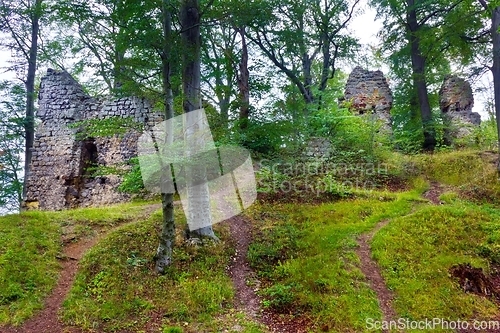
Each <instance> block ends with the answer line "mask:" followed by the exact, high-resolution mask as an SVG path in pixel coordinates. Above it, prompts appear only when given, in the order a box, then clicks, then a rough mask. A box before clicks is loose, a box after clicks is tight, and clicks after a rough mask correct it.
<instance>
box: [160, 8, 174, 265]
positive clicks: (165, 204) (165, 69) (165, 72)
mask: <svg viewBox="0 0 500 333" xmlns="http://www.w3.org/2000/svg"><path fill="white" fill-rule="evenodd" d="M169 2H170V0H163V2H162V19H163V35H164V37H163V52H162V56H161V60H162V81H163V82H162V84H163V98H164V103H165V106H164V112H165V120H167V119H170V118H173V117H174V108H173V104H174V103H173V95H172V84H171V82H170V74H171V70H170V57H171V47H170V45H171V38H172V14H171V12H170V8H169ZM166 133H167V132H166ZM170 138H171V136H170ZM162 171H163V172H168V171H169V170H162ZM161 188H163V186H161ZM161 207H162V213H163V215H162V217H163V218H162V229H161V234H160V237H159V238H160V242H159V245H158V249H157V250H156V255H155V270H156V272H158V273H160V274H163V273H165V269H166V268H167V267H168V266H169V265H170V264H171V263H172V248H173V246H174V242H175V220H174V193H161Z"/></svg>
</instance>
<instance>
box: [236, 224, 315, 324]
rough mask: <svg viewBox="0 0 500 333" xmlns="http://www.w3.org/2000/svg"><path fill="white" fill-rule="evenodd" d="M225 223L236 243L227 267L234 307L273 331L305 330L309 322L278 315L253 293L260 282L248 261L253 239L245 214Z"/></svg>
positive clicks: (304, 319) (303, 319) (299, 318)
mask: <svg viewBox="0 0 500 333" xmlns="http://www.w3.org/2000/svg"><path fill="white" fill-rule="evenodd" d="M227 223H229V228H230V233H231V238H232V239H233V242H234V244H235V246H236V251H235V255H234V257H233V258H232V260H231V266H230V267H229V276H230V277H231V279H232V281H233V284H234V288H235V291H236V292H235V306H236V309H237V310H239V311H241V312H243V313H245V314H246V315H247V316H248V317H249V319H251V320H254V321H258V322H260V323H262V324H264V325H266V326H267V328H268V329H269V331H270V332H273V333H290V332H294V333H305V332H307V331H308V330H307V328H308V327H309V325H310V323H309V321H308V320H307V319H306V318H302V317H294V316H288V315H280V314H277V313H274V312H272V311H270V310H269V309H262V308H261V306H260V298H259V296H258V295H257V294H256V289H257V288H258V285H259V282H258V280H257V279H256V277H255V273H254V272H253V271H252V269H251V268H250V266H249V264H248V261H247V253H248V247H249V245H250V243H251V241H252V227H251V224H250V223H251V222H250V221H249V220H248V219H246V218H245V217H242V216H236V217H233V218H232V219H230V220H229V221H228V222H227ZM248 282H251V283H250V284H249V283H248Z"/></svg>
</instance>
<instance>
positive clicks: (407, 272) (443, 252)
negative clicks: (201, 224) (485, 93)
mask: <svg viewBox="0 0 500 333" xmlns="http://www.w3.org/2000/svg"><path fill="white" fill-rule="evenodd" d="M388 163H389V164H390V165H389V167H388V169H389V174H388V175H384V177H381V178H380V181H381V184H384V183H385V182H386V183H387V184H392V183H391V177H395V179H397V180H398V181H400V180H404V182H405V183H404V184H403V185H404V186H402V187H397V188H394V189H396V190H398V191H402V190H403V189H408V188H410V189H411V190H409V191H407V192H394V193H393V192H390V191H388V190H385V191H367V190H365V189H356V188H353V189H351V188H348V189H344V188H337V189H335V190H339V189H340V190H341V191H344V190H345V193H344V192H342V193H337V194H348V195H338V196H337V197H338V198H341V199H342V200H341V201H338V202H331V203H323V204H313V203H307V204H306V203H300V201H299V203H293V204H292V203H281V201H278V202H274V203H273V204H268V203H260V204H256V205H254V206H253V207H252V208H251V209H250V210H248V211H247V215H248V216H250V217H251V219H252V221H253V230H254V242H253V243H252V244H251V246H250V248H249V252H248V259H249V261H250V263H251V265H252V267H253V268H254V269H255V271H256V274H257V275H258V277H259V279H260V280H261V284H260V290H259V294H260V295H261V296H262V299H263V303H262V305H263V306H264V307H268V308H272V309H274V310H275V311H277V312H281V313H283V314H286V315H297V316H305V317H307V318H308V319H309V321H310V322H311V323H312V327H311V332H323V331H326V332H365V331H367V326H366V323H367V319H368V318H372V319H375V320H380V318H381V316H382V314H381V311H380V309H379V306H378V304H377V298H376V295H375V293H374V292H373V291H372V290H371V289H370V288H369V286H368V283H367V281H366V278H365V276H364V275H363V274H362V272H361V270H360V268H359V267H360V261H359V258H358V257H357V255H356V249H357V243H356V238H357V237H358V236H359V235H360V234H362V233H365V232H368V231H370V230H372V229H373V228H374V227H375V225H376V224H377V223H378V222H380V221H383V220H390V223H389V224H388V225H387V226H386V227H385V228H383V229H382V230H380V231H379V232H378V233H377V234H376V235H375V237H374V239H373V243H372V248H373V257H374V259H375V260H377V262H378V263H379V265H380V266H381V269H382V273H383V276H384V278H385V279H386V283H387V285H388V287H389V288H390V289H391V290H393V291H394V293H395V296H396V299H395V302H394V304H393V306H394V307H395V309H396V311H397V313H398V316H400V317H403V318H408V319H415V320H419V319H425V318H433V317H439V318H446V319H450V320H456V319H461V320H470V319H486V318H492V317H494V316H497V315H498V313H499V311H498V305H495V304H493V303H492V302H491V301H489V300H488V299H485V298H482V297H479V296H476V295H472V294H466V293H464V292H463V291H462V290H461V288H460V287H459V286H458V284H457V283H456V282H455V281H454V280H453V279H452V278H451V277H450V275H449V268H450V267H451V266H453V265H455V264H459V263H471V264H472V265H473V266H476V267H482V268H484V269H485V271H488V270H489V269H490V267H491V264H492V263H496V264H500V245H499V244H500V222H499V221H500V209H498V208H497V207H496V206H494V204H495V203H497V202H500V184H499V182H498V179H497V176H496V173H495V169H494V165H493V164H492V163H491V156H490V155H488V154H486V155H485V154H482V153H479V152H476V151H453V152H439V153H435V154H433V155H417V156H413V157H408V156H402V155H399V154H394V155H393V158H392V160H391V161H390V162H388ZM378 180H379V179H378V178H377V181H378ZM429 181H437V182H440V183H441V184H444V185H446V193H444V194H443V195H441V201H442V202H444V205H439V206H432V205H430V204H429V203H428V201H427V200H425V199H423V198H422V197H421V195H422V193H424V192H425V191H426V190H427V189H428V188H429ZM394 184H399V183H398V182H394ZM382 188H389V187H384V186H382ZM306 195H307V194H306ZM310 195H311V196H314V195H316V194H315V193H311V194H310ZM300 198H301V197H299V199H300ZM313 199H314V198H313ZM467 200H468V201H467ZM285 201H286V200H285ZM306 201H307V200H306ZM310 202H314V200H310ZM478 203H483V204H482V205H479V204H478ZM484 203H487V204H484ZM147 204H148V203H137V202H134V203H129V204H122V205H115V206H109V207H101V208H84V209H75V210H68V211H60V212H28V213H23V214H19V215H10V216H5V217H0V327H1V325H4V324H14V325H19V324H21V323H22V322H23V321H24V320H26V319H27V318H29V317H30V316H32V315H33V314H34V313H35V312H36V311H37V310H38V309H40V308H41V307H42V305H43V301H44V298H45V297H46V296H47V295H48V294H49V293H50V291H51V290H52V288H53V287H54V285H55V283H56V282H57V278H58V274H59V271H60V265H59V263H58V260H57V258H58V257H61V254H62V250H63V247H62V241H61V239H66V240H68V239H72V240H73V241H79V240H80V239H81V238H85V237H90V236H92V237H93V236H96V234H102V233H104V232H107V231H110V230H111V232H110V233H109V234H108V235H107V236H106V237H104V238H102V239H101V240H100V241H99V243H98V244H97V245H95V246H94V247H93V248H92V250H91V251H89V252H88V253H87V254H86V255H85V256H84V258H83V259H82V261H81V262H80V265H79V272H78V274H77V277H76V281H75V284H74V286H73V287H72V289H71V292H70V294H69V295H68V298H67V299H66V301H65V303H64V306H63V311H62V313H61V315H62V319H63V320H64V322H65V323H67V324H70V325H76V326H79V327H82V328H85V329H93V330H97V331H99V332H113V331H124V330H130V331H137V332H141V330H143V329H144V328H145V326H146V325H147V323H148V322H149V321H150V320H151V318H155V320H156V322H157V324H158V331H160V332H170V333H172V332H184V333H194V332H197V333H198V332H217V331H227V332H243V333H262V332H266V330H265V329H264V328H263V327H262V326H261V325H259V324H258V323H256V322H254V320H252V319H251V318H248V316H246V315H245V314H244V313H241V312H240V311H237V310H235V309H234V308H233V304H232V303H233V298H234V290H233V286H232V283H231V280H230V278H229V277H228V275H227V271H226V267H227V266H228V264H229V260H230V255H231V254H232V253H233V251H234V244H232V243H231V242H230V241H229V239H230V237H229V231H228V226H227V225H216V232H217V234H218V236H219V237H220V239H221V240H222V241H221V242H220V243H209V244H208V245H206V246H202V247H193V246H188V245H186V244H185V243H184V242H183V241H182V231H181V230H182V229H183V227H184V225H185V222H184V217H183V214H182V211H181V210H180V209H178V207H176V223H177V225H178V235H177V244H176V247H175V250H174V264H173V265H172V266H171V267H170V268H169V270H168V271H167V274H165V275H163V276H159V275H157V274H155V273H154V272H153V265H154V263H153V259H152V256H153V255H154V253H155V251H156V247H157V242H158V238H157V234H158V232H159V228H160V225H161V223H160V221H161V213H160V211H157V212H156V213H154V214H153V215H152V216H149V215H150V213H151V211H152V209H151V207H147V206H145V205H147ZM127 222H133V223H127ZM125 223H127V224H126V225H123V224H125ZM255 286H258V284H256V285H255Z"/></svg>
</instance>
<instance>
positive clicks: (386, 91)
mask: <svg viewBox="0 0 500 333" xmlns="http://www.w3.org/2000/svg"><path fill="white" fill-rule="evenodd" d="M344 99H345V100H346V101H347V102H350V103H351V109H352V110H353V111H354V112H356V113H358V114H360V115H363V114H374V115H375V119H380V120H382V123H383V128H384V129H385V130H386V131H389V132H390V131H391V126H392V121H391V108H392V103H393V98H392V91H391V88H390V87H389V84H388V82H387V79H386V78H385V76H384V73H382V72H381V71H368V70H365V69H363V68H361V67H359V66H358V67H356V68H354V70H353V71H352V73H351V74H350V75H349V78H348V80H347V84H346V87H345V93H344Z"/></svg>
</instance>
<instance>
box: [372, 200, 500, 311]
mask: <svg viewBox="0 0 500 333" xmlns="http://www.w3.org/2000/svg"><path fill="white" fill-rule="evenodd" d="M498 221H500V210H497V209H492V208H489V207H480V206H474V205H470V204H465V203H463V202H457V203H454V204H452V205H449V206H434V207H427V208H425V209H422V210H420V211H418V212H415V213H414V214H411V215H408V216H405V217H400V218H397V219H394V220H393V221H392V222H391V223H390V224H389V226H387V227H386V228H384V229H382V230H381V231H380V232H379V233H377V235H375V238H374V240H373V244H372V249H373V254H374V258H375V259H376V260H377V261H378V262H379V264H380V265H381V267H382V269H383V276H384V278H385V279H386V282H387V284H388V287H389V288H390V289H392V290H394V292H395V293H396V295H397V298H396V300H395V303H394V306H395V308H396V311H397V312H398V314H399V315H400V316H402V317H405V318H409V319H412V320H421V319H425V318H446V319H448V320H456V319H461V320H467V319H472V318H476V319H485V318H491V317H493V316H495V315H498V306H497V305H495V304H493V303H492V302H490V301H489V300H487V299H485V298H482V297H479V296H476V295H472V294H465V293H463V291H462V290H461V289H460V288H459V286H458V285H457V283H455V282H454V281H453V280H452V279H451V278H450V276H449V269H450V268H451V267H452V266H453V265H455V264H460V263H471V264H472V265H473V266H476V267H483V268H485V269H486V271H488V268H489V262H491V257H488V256H489V255H490V254H491V253H493V254H495V251H492V252H489V253H485V252H484V251H483V253H481V251H480V250H481V249H484V248H485V247H488V245H491V244H493V243H494V244H498V243H497V242H496V241H497V237H498V235H499V234H500V222H498ZM497 248H498V245H496V247H495V249H497ZM496 254H498V252H496Z"/></svg>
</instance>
